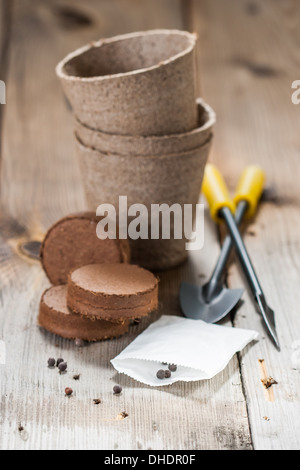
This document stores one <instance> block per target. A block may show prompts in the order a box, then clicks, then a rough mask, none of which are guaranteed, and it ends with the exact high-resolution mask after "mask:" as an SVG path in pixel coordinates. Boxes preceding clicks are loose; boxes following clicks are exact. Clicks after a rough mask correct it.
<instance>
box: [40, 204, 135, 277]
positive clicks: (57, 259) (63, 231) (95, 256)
mask: <svg viewBox="0 0 300 470" xmlns="http://www.w3.org/2000/svg"><path fill="white" fill-rule="evenodd" d="M100 220H101V218H100V217H96V215H95V212H80V213H76V214H71V215H68V216H66V217H64V218H62V219H60V220H59V221H58V222H56V223H55V224H54V225H53V226H52V227H50V229H49V230H48V232H47V234H46V236H45V238H44V241H43V243H42V246H41V262H42V266H43V268H44V271H45V273H46V275H47V276H48V278H49V280H50V282H51V283H52V284H53V285H60V284H66V282H67V278H68V274H69V272H70V271H71V270H73V269H76V268H79V267H80V266H84V265H86V264H93V263H126V262H129V261H130V248H129V243H128V240H118V239H116V240H114V239H110V238H107V239H106V240H100V239H99V238H98V237H97V233H96V229H97V224H98V222H99V221H100Z"/></svg>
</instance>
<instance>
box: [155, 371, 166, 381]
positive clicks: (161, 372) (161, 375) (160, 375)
mask: <svg viewBox="0 0 300 470" xmlns="http://www.w3.org/2000/svg"><path fill="white" fill-rule="evenodd" d="M156 377H157V378H158V379H160V380H162V379H164V378H165V371H164V370H162V369H160V370H158V371H157V373H156Z"/></svg>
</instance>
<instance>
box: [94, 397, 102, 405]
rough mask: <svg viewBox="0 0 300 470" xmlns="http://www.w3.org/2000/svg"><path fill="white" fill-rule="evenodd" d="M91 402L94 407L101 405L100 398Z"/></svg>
mask: <svg viewBox="0 0 300 470" xmlns="http://www.w3.org/2000/svg"><path fill="white" fill-rule="evenodd" d="M93 401H94V404H95V405H100V403H101V400H100V398H94V400H93Z"/></svg>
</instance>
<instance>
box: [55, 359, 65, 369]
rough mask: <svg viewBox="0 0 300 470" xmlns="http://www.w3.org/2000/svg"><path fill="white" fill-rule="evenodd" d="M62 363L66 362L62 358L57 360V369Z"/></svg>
mask: <svg viewBox="0 0 300 470" xmlns="http://www.w3.org/2000/svg"><path fill="white" fill-rule="evenodd" d="M61 362H64V360H63V359H62V358H61V357H60V358H59V359H57V361H56V367H58V366H59V364H60V363H61Z"/></svg>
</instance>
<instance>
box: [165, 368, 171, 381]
mask: <svg viewBox="0 0 300 470" xmlns="http://www.w3.org/2000/svg"><path fill="white" fill-rule="evenodd" d="M171 375H172V374H171V371H170V370H165V378H166V379H169V378H170V377H171Z"/></svg>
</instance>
